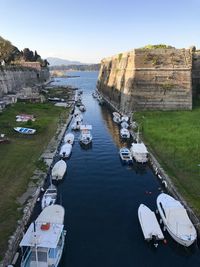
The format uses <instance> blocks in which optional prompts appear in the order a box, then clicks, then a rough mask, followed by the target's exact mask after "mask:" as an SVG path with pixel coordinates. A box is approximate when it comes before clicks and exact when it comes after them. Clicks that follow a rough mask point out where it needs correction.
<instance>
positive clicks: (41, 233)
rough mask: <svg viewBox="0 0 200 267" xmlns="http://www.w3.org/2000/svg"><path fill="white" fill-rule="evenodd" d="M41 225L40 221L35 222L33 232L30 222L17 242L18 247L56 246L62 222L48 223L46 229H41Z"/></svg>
mask: <svg viewBox="0 0 200 267" xmlns="http://www.w3.org/2000/svg"><path fill="white" fill-rule="evenodd" d="M49 207H51V206H49ZM47 208H48V207H47ZM45 209H46V208H45ZM45 209H44V210H45ZM42 225H43V224H42V223H39V222H36V223H35V230H36V232H34V223H31V225H30V226H29V228H28V230H27V231H26V233H25V235H24V237H23V239H22V241H21V242H20V244H19V245H20V247H42V248H56V247H57V245H58V241H59V239H60V236H61V234H62V231H63V228H64V226H63V225H62V224H50V226H49V229H48V230H42Z"/></svg>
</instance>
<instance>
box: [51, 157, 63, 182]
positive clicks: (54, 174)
mask: <svg viewBox="0 0 200 267" xmlns="http://www.w3.org/2000/svg"><path fill="white" fill-rule="evenodd" d="M66 170H67V163H66V162H65V161H64V160H62V159H61V160H59V161H57V162H56V164H55V165H54V166H53V169H52V171H51V178H52V180H62V179H63V176H64V174H65V172H66Z"/></svg>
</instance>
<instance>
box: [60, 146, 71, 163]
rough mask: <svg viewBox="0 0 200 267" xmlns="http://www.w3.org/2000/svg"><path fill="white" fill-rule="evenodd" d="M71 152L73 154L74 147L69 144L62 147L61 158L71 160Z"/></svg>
mask: <svg viewBox="0 0 200 267" xmlns="http://www.w3.org/2000/svg"><path fill="white" fill-rule="evenodd" d="M71 152H72V145H71V144H69V143H67V144H64V145H63V146H62V147H61V149H60V153H59V155H60V156H61V158H63V159H66V158H69V156H70V155H71Z"/></svg>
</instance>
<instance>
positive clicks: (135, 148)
mask: <svg viewBox="0 0 200 267" xmlns="http://www.w3.org/2000/svg"><path fill="white" fill-rule="evenodd" d="M130 151H131V155H132V157H133V158H134V159H135V161H136V162H139V163H145V162H147V161H148V151H147V148H146V146H145V144H144V143H143V142H141V143H132V146H131V148H130Z"/></svg>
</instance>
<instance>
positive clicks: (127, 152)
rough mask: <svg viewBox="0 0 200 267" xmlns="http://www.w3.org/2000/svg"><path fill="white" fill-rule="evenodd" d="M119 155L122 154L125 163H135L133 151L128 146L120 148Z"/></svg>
mask: <svg viewBox="0 0 200 267" xmlns="http://www.w3.org/2000/svg"><path fill="white" fill-rule="evenodd" d="M119 156H120V158H121V161H122V162H123V163H127V164H131V163H133V159H132V156H131V152H130V150H129V149H128V148H126V147H122V148H120V150H119Z"/></svg>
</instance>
